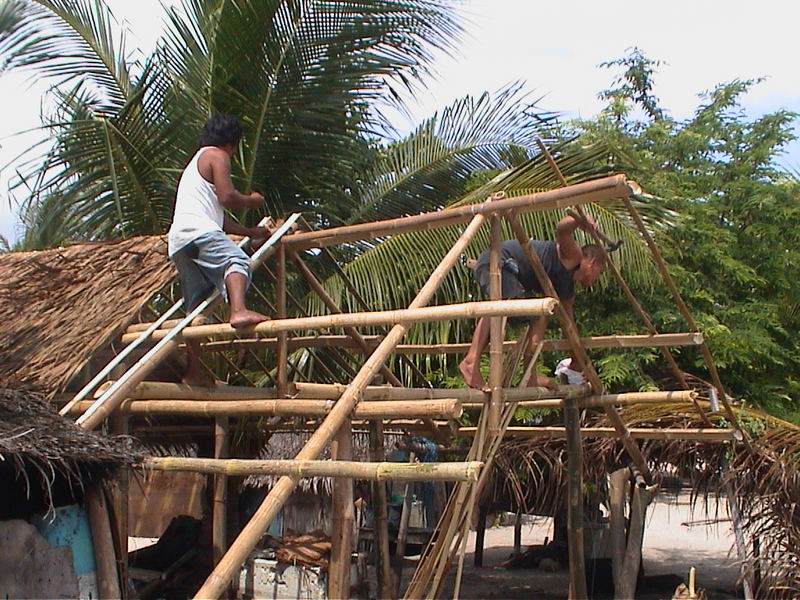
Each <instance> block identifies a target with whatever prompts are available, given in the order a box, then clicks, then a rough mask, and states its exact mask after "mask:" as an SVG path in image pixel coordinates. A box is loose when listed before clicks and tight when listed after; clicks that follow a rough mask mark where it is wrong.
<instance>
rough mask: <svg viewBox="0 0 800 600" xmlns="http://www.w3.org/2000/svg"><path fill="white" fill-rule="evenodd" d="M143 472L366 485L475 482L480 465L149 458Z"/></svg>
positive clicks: (458, 463) (479, 463)
mask: <svg viewBox="0 0 800 600" xmlns="http://www.w3.org/2000/svg"><path fill="white" fill-rule="evenodd" d="M144 466H145V467H146V468H148V469H153V470H156V471H191V472H193V473H206V474H211V475H228V476H247V475H275V476H280V475H290V476H292V477H297V478H302V477H344V478H347V479H360V480H365V481H477V480H478V474H479V473H480V470H481V467H482V466H483V463H482V462H479V461H470V462H445V463H396V462H377V463H370V462H359V461H346V460H253V459H243V458H228V459H216V458H181V457H175V456H164V457H152V458H148V459H147V460H146V461H145V465H144Z"/></svg>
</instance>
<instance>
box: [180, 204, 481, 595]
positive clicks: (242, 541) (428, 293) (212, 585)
mask: <svg viewBox="0 0 800 600" xmlns="http://www.w3.org/2000/svg"><path fill="white" fill-rule="evenodd" d="M483 220H484V218H483V217H482V216H480V215H478V216H476V217H474V218H473V219H472V221H471V223H470V224H469V226H468V227H467V228H466V230H465V231H464V233H463V234H462V235H461V237H459V239H458V240H457V241H456V243H455V244H454V245H453V247H452V248H451V249H450V251H449V252H448V253H447V255H446V256H445V258H444V260H442V262H441V263H440V264H439V266H438V267H437V268H436V269H435V270H434V271H433V273H432V274H431V276H430V278H429V279H428V281H427V282H426V283H425V285H424V286H423V287H422V289H421V290H420V291H419V293H418V294H417V297H416V298H415V299H414V300H413V301H412V302H411V304H410V306H409V308H410V309H416V308H418V307H421V306H424V305H425V304H427V303H428V302H430V300H431V299H432V298H433V296H434V293H435V292H436V290H437V289H438V287H439V285H440V284H441V282H442V280H443V279H444V277H445V276H446V275H447V273H448V272H449V271H450V269H451V268H452V267H453V265H454V264H455V263H456V261H457V260H458V258H459V256H460V254H461V252H462V251H463V249H464V248H465V247H466V245H467V244H468V243H469V242H470V240H472V238H473V237H474V235H475V233H477V231H478V229H479V228H480V226H481V224H482V223H483ZM295 235H297V234H295ZM335 316H336V315H332V317H335ZM288 320H289V319H287V321H288ZM406 330H407V326H406V325H404V324H399V323H398V324H397V325H395V326H394V327H392V329H391V330H390V331H389V333H388V334H387V335H386V338H385V339H384V340H383V342H381V344H380V345H379V346H378V348H377V349H376V350H375V352H374V353H373V354H372V355H371V356H370V357H369V359H367V361H366V362H365V363H364V365H363V366H362V367H361V369H360V370H359V372H358V374H357V375H356V376H355V378H354V379H353V380H352V381H351V382H350V385H349V386H348V387H347V389H346V390H345V392H344V393H343V394H342V396H341V398H340V399H339V401H338V402H337V403H336V406H335V407H334V409H333V410H332V411H331V413H330V414H329V415H328V416H327V417H326V418H325V420H324V421H323V422H322V423H321V424H320V426H319V428H318V429H317V430H316V431H315V432H314V434H313V435H312V436H311V438H310V439H309V440H308V442H307V443H306V445H305V446H304V447H303V449H302V450H301V451H300V452H299V453H298V455H297V458H298V459H301V460H302V459H312V458H315V457H316V456H318V455H319V454H320V452H322V449H323V448H324V447H325V446H326V445H328V444H329V443H330V441H331V439H332V438H333V436H334V435H335V433H336V431H337V430H338V428H339V427H341V425H342V423H343V422H344V420H345V419H346V418H347V417H348V415H349V414H350V413H351V412H352V409H353V407H354V406H355V405H356V404H357V403H358V401H359V400H360V397H359V396H360V394H361V392H362V391H363V389H364V388H365V387H366V386H367V385H368V384H369V382H370V381H371V380H372V378H373V377H374V376H375V374H376V373H377V372H378V371H379V369H380V366H381V365H382V364H383V363H384V361H385V360H386V358H387V357H388V356H389V355H390V354H391V352H392V351H393V349H394V347H395V346H396V345H397V344H398V343H399V342H400V340H401V339H402V337H403V336H404V335H405V333H406ZM297 480H298V478H297V477H296V476H284V477H281V479H280V480H278V482H277V483H276V484H275V485H274V486H273V487H272V489H271V490H270V492H269V494H267V497H266V498H265V499H264V501H263V502H262V503H261V506H259V508H258V509H257V510H256V512H255V514H254V515H253V517H252V519H251V520H250V522H249V523H247V525H245V526H244V528H243V529H242V532H241V533H240V534H239V536H238V537H237V538H236V540H234V542H233V544H232V545H231V547H230V549H229V550H228V552H227V553H226V555H225V556H224V557H223V558H222V560H221V561H220V563H219V564H218V565H217V566H216V567H215V568H214V570H213V571H212V572H211V574H210V575H209V577H208V579H206V581H205V583H204V584H203V586H202V587H201V588H200V590H198V592H197V594H196V598H202V599H206V598H211V599H216V598H219V595H220V594H221V593H222V590H224V589H225V587H226V586H227V584H228V582H229V581H230V580H231V578H232V577H233V575H234V573H235V571H236V570H237V569H238V568H239V567H240V565H241V564H242V562H243V561H244V560H245V559H246V558H247V555H248V554H249V553H250V552H251V551H252V549H253V548H254V547H255V545H256V544H257V543H258V540H259V539H261V536H262V535H263V533H264V530H265V529H266V528H267V527H268V526H269V523H270V522H271V521H272V519H273V518H275V515H276V514H277V513H278V511H279V510H280V508H281V507H282V506H283V504H284V503H285V502H286V499H287V498H288V497H289V495H290V494H291V492H292V490H293V489H294V487H295V485H297Z"/></svg>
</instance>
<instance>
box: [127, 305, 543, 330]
mask: <svg viewBox="0 0 800 600" xmlns="http://www.w3.org/2000/svg"><path fill="white" fill-rule="evenodd" d="M556 304H558V302H557V301H556V300H553V299H552V298H537V299H527V300H503V301H501V302H491V301H490V302H465V303H461V304H445V305H440V306H427V307H413V308H407V309H398V310H383V311H376V312H358V313H342V314H338V315H317V316H313V317H300V318H293V319H281V320H275V321H264V322H262V323H259V324H258V325H256V326H255V327H251V328H249V329H247V330H246V331H245V330H242V329H238V330H237V329H234V328H233V327H231V326H230V324H229V323H212V324H209V325H197V326H194V327H186V328H185V329H183V331H182V332H180V334H179V335H177V336H176V337H177V338H178V339H182V340H191V339H202V338H216V337H233V336H240V335H247V336H253V337H256V336H266V335H270V334H277V333H279V332H282V331H293V330H298V329H299V330H303V329H307V330H315V329H327V328H330V327H369V326H372V325H403V326H408V325H412V324H413V323H420V322H422V323H430V322H432V321H449V320H453V319H478V318H480V317H492V316H509V317H535V316H541V315H549V314H552V313H553V311H554V310H555V306H556ZM166 335H167V334H166V332H165V331H164V330H157V331H154V332H153V334H152V338H153V339H154V340H161V339H163V338H164V337H165V336H166ZM125 338H126V336H122V339H123V341H125Z"/></svg>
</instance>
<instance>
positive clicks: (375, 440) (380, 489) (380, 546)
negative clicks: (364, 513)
mask: <svg viewBox="0 0 800 600" xmlns="http://www.w3.org/2000/svg"><path fill="white" fill-rule="evenodd" d="M383 440H384V437H383V422H382V421H372V422H371V423H370V450H371V454H372V460H373V462H379V461H380V462H382V461H383V460H384V459H385V456H384V441H383ZM372 490H373V491H372V497H373V504H374V505H375V507H374V508H375V510H374V514H375V536H374V537H375V549H376V552H375V558H376V564H375V571H376V574H377V580H378V585H377V588H378V589H377V597H378V598H379V600H391V599H392V598H394V589H395V587H394V583H393V580H392V564H391V558H390V555H389V527H388V525H389V519H388V515H387V493H386V484H385V483H383V482H382V481H376V482H375V483H373V485H372Z"/></svg>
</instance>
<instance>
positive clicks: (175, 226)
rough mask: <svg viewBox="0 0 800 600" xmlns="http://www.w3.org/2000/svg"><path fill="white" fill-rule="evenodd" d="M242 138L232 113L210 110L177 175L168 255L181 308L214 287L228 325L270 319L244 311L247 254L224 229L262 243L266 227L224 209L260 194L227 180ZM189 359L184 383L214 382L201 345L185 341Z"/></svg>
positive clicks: (257, 199)
mask: <svg viewBox="0 0 800 600" xmlns="http://www.w3.org/2000/svg"><path fill="white" fill-rule="evenodd" d="M241 137H242V126H241V124H240V123H239V121H238V120H237V119H236V118H235V117H232V116H229V115H224V114H221V113H215V114H213V115H212V116H211V117H210V118H209V119H208V121H206V123H205V125H204V126H203V131H202V133H201V135H200V140H199V143H198V146H199V148H198V150H197V151H196V152H195V154H194V156H193V157H192V159H191V160H190V161H189V164H188V165H186V168H185V169H184V170H183V173H182V174H181V178H180V181H179V182H178V193H177V196H176V199H175V214H174V216H173V219H172V226H171V227H170V229H169V234H168V252H169V257H170V258H171V259H172V261H173V262H174V263H175V266H176V268H177V269H178V278H179V279H180V282H181V292H182V294H183V299H184V303H185V305H184V308H185V309H186V311H187V312H189V311H192V310H194V309H195V308H196V307H197V306H198V305H199V304H200V303H201V302H202V301H203V300H205V299H206V297H207V296H208V294H209V293H211V291H212V290H213V289H214V288H217V289H218V290H219V291H220V293H221V294H222V295H223V297H224V298H225V299H226V300H227V301H228V305H229V306H230V317H229V318H230V324H231V326H233V327H235V328H237V329H239V328H242V327H249V326H252V325H255V324H257V323H260V322H262V321H266V320H267V319H268V318H269V317H267V316H265V315H262V314H260V313H257V312H254V311H252V310H248V308H247V306H246V305H245V291H246V290H247V287H248V286H249V284H250V258H249V257H248V256H247V254H245V253H244V251H243V250H242V249H241V248H239V247H238V246H236V244H234V243H233V242H232V241H231V240H230V238H229V237H228V236H227V235H226V233H232V234H235V235H243V236H250V237H251V238H252V239H253V241H254V242H255V243H258V242H259V241H261V242H263V241H264V239H265V238H266V237H267V235H268V234H269V231H268V230H267V229H265V228H263V227H244V226H242V225H240V224H238V223H236V222H235V221H233V220H232V219H230V218H229V217H228V216H227V215H225V209H234V208H259V207H260V206H261V205H262V204H263V203H264V197H263V196H262V195H261V194H259V193H257V192H253V193H251V194H247V195H245V194H242V193H241V192H238V191H237V190H236V188H235V187H234V186H233V181H232V180H231V156H233V153H234V151H235V149H236V146H237V145H238V143H239V140H240V139H241ZM187 351H188V362H187V367H186V372H185V373H184V376H183V382H184V383H187V384H190V385H212V384H213V381H211V380H210V379H208V378H207V377H204V375H203V371H202V365H201V364H200V354H199V347H198V345H197V344H196V343H189V344H187Z"/></svg>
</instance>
